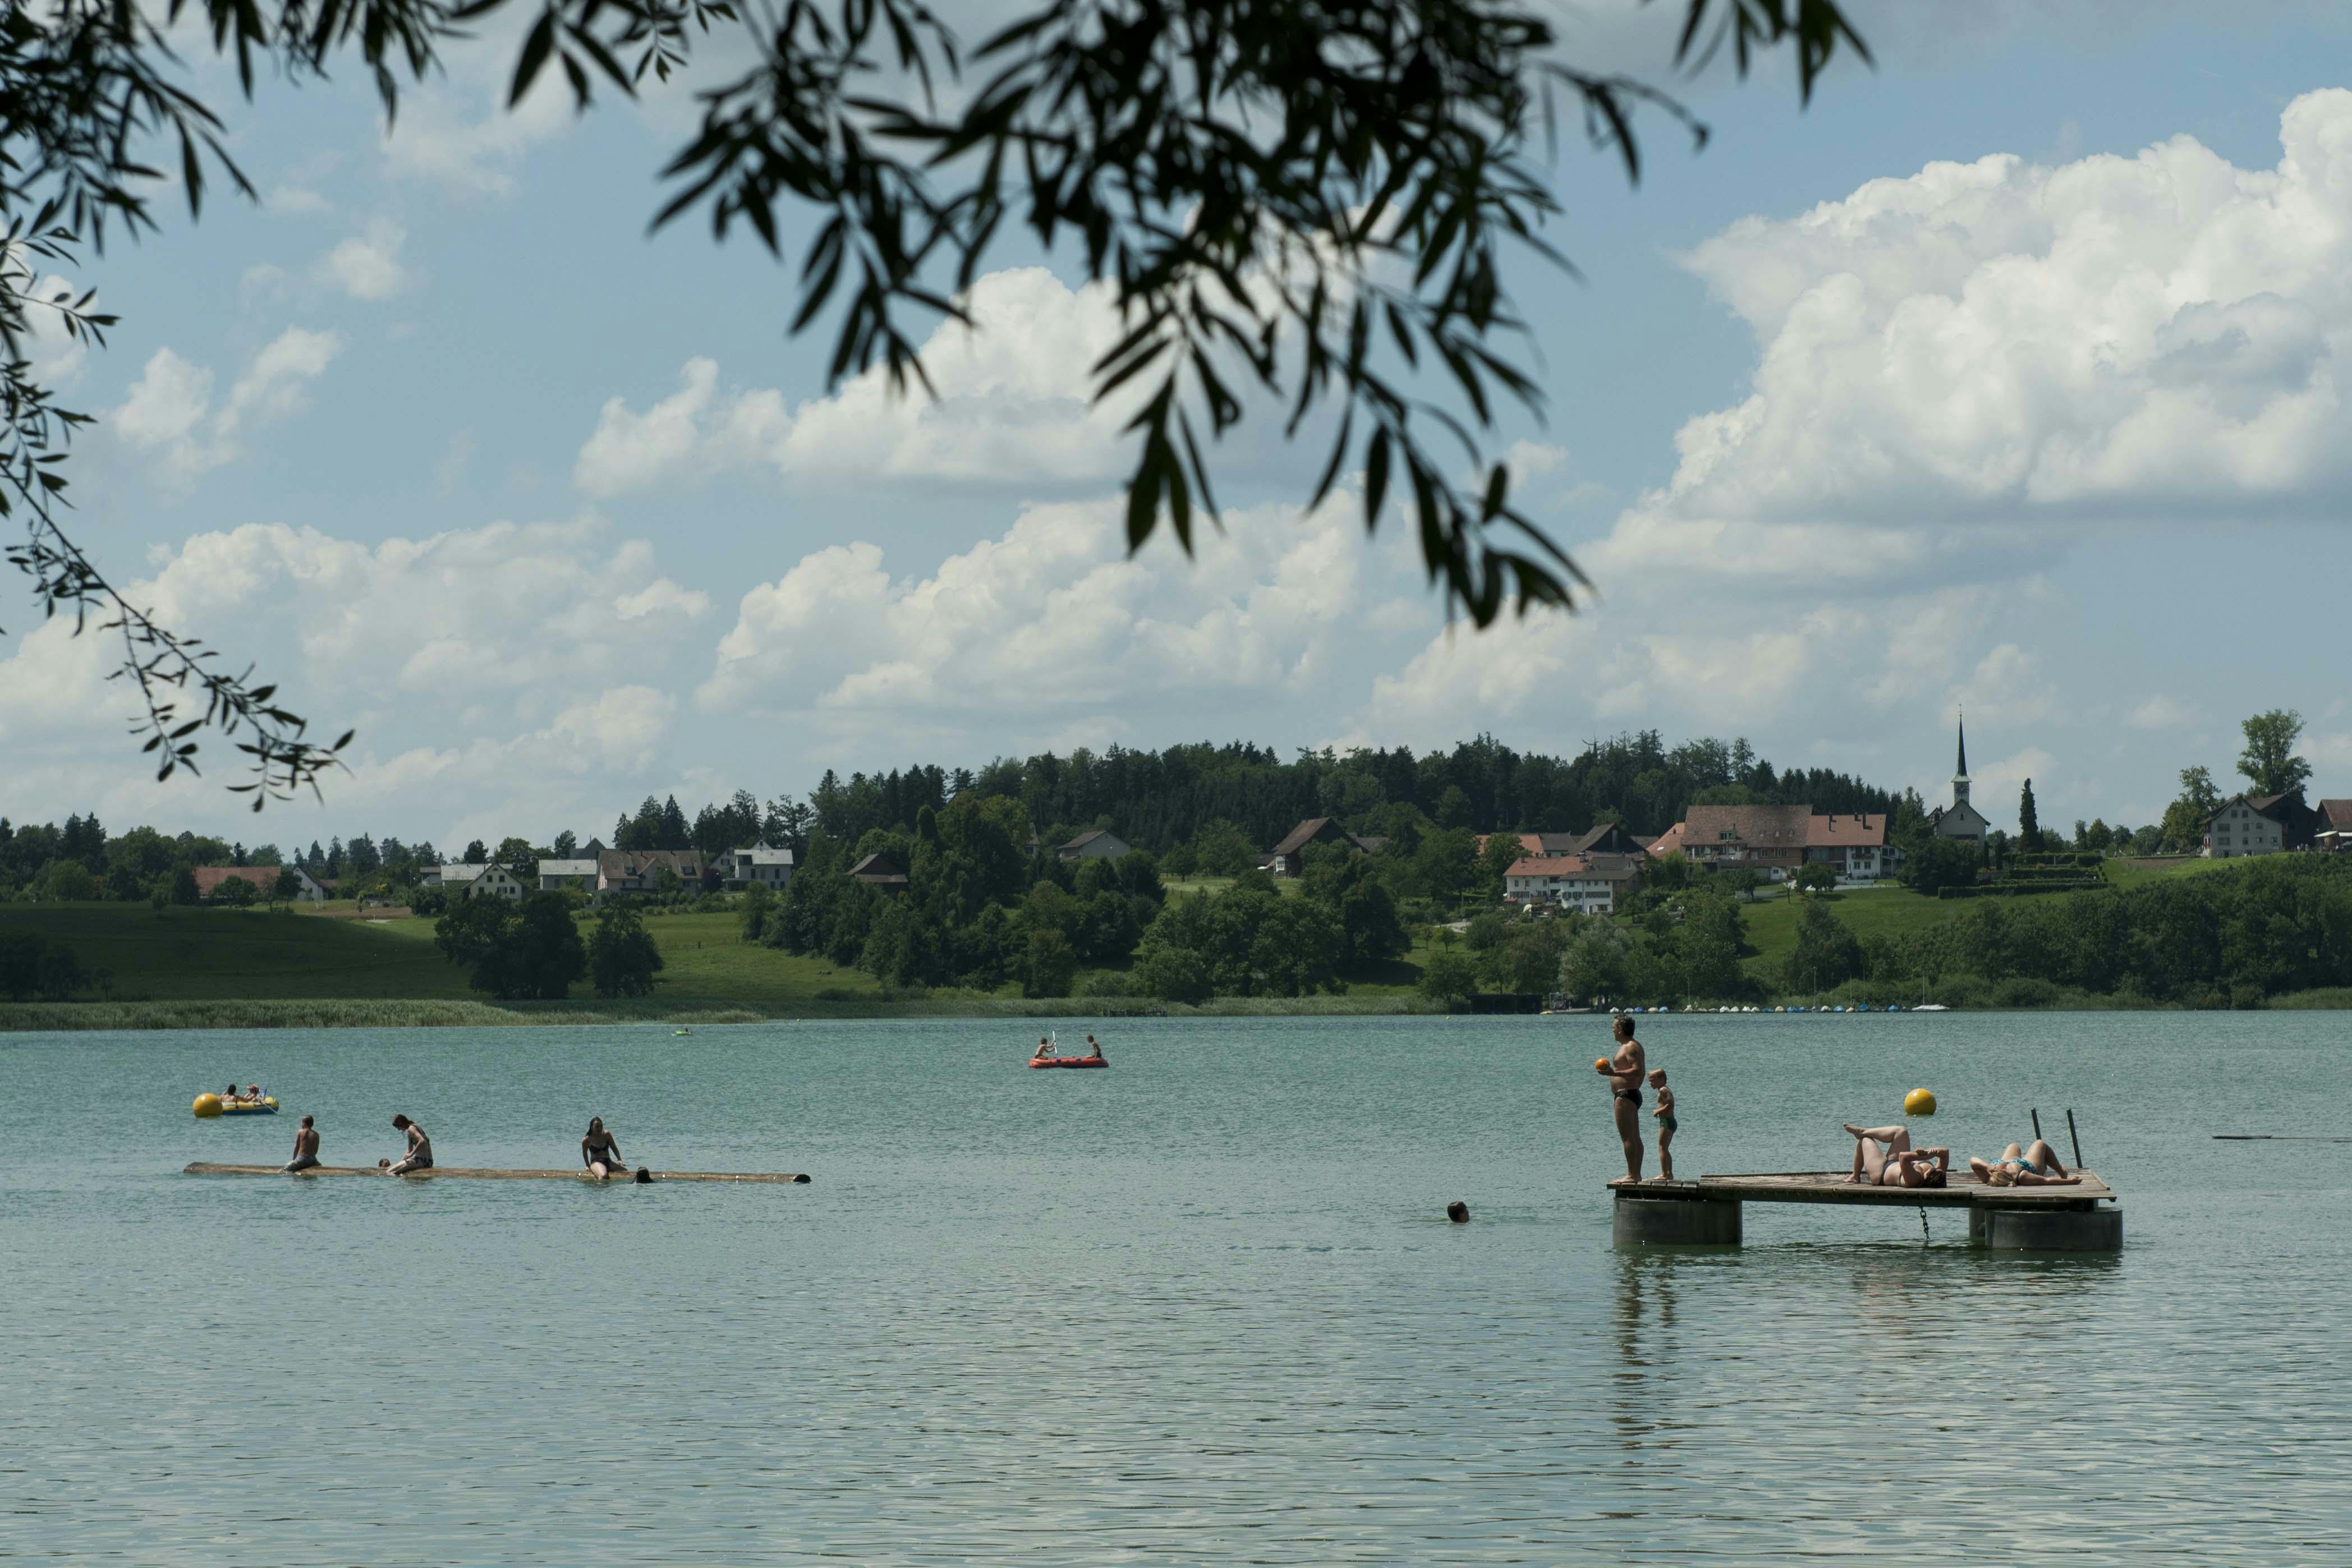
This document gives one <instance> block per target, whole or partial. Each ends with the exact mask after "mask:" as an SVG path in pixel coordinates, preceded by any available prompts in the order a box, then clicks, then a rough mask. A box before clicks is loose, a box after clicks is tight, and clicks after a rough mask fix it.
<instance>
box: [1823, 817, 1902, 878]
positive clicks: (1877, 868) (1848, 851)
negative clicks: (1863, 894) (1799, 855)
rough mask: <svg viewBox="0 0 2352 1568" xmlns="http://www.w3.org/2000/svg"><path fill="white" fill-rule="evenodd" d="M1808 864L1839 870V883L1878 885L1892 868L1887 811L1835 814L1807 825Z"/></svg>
mask: <svg viewBox="0 0 2352 1568" xmlns="http://www.w3.org/2000/svg"><path fill="white" fill-rule="evenodd" d="M1805 861H1806V862H1807V863H1808V864H1812V863H1816V862H1819V863H1823V864H1827V865H1830V866H1832V867H1834V868H1835V869H1836V871H1837V874H1838V880H1839V881H1840V882H1876V881H1877V880H1878V879H1879V878H1880V877H1882V876H1885V874H1886V873H1887V872H1888V870H1889V869H1890V866H1889V861H1888V853H1887V847H1886V813H1885V812H1884V811H1859V812H1857V811H1845V812H1838V811H1832V812H1829V813H1827V814H1826V815H1821V816H1815V817H1813V818H1811V820H1810V821H1807V822H1806V824H1805Z"/></svg>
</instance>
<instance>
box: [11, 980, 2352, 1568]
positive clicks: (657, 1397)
mask: <svg viewBox="0 0 2352 1568" xmlns="http://www.w3.org/2000/svg"><path fill="white" fill-rule="evenodd" d="M1606 1021H1607V1020H1606V1019H1591V1018H1574V1019H1468V1018H1464V1019H1429V1018H1395V1019H1119V1020H1113V1021H1110V1022H1108V1023H1107V1024H1105V1025H1104V1026H1102V1027H1101V1029H1100V1030H1099V1032H1101V1033H1102V1035H1103V1038H1104V1039H1105V1040H1106V1042H1107V1044H1108V1051H1109V1055H1110V1058H1111V1062H1112V1065H1111V1067H1110V1069H1109V1070H1108V1071H1102V1072H1033V1071H1026V1070H1024V1068H1023V1066H1022V1061H1023V1058H1024V1055H1025V1053H1026V1048H1027V1044H1028V1042H1029V1041H1030V1040H1034V1035H1029V1036H1024V1033H1023V1032H1022V1029H1021V1027H1020V1025H1019V1024H1018V1023H1013V1024H1011V1025H1007V1024H1005V1023H1003V1022H1002V1021H999V1020H989V1021H970V1020H937V1019H925V1020H920V1021H910V1022H904V1023H871V1022H861V1023H824V1024H819V1023H809V1024H789V1023H781V1024H762V1025H749V1026H741V1027H734V1028H725V1029H703V1030H696V1031H695V1032H694V1033H693V1034H692V1035H691V1036H689V1037H687V1038H677V1037H674V1036H673V1035H672V1034H671V1033H670V1031H669V1030H668V1028H667V1027H666V1026H664V1027H659V1028H655V1027H645V1028H636V1027H615V1028H551V1029H544V1030H532V1029H499V1030H346V1031H334V1032H323V1033H318V1032H299V1031H290V1030H289V1031H266V1032H253V1033H244V1032H234V1031H213V1032H203V1033H196V1032H190V1033H180V1034H138V1035H127V1034H126V1035H89V1034H77V1035H51V1036H38V1035H33V1036H26V1035H15V1036H0V1063H5V1071H6V1080H5V1081H6V1082H7V1084H8V1085H9V1092H10V1096H11V1102H12V1107H13V1110H14V1113H13V1114H10V1115H8V1116H7V1117H6V1118H5V1125H6V1127H7V1129H8V1131H7V1135H6V1137H5V1142H0V1282H5V1288H0V1305H5V1311H0V1362H5V1364H6V1365H7V1367H8V1368H9V1369H10V1375H9V1377H8V1380H7V1384H6V1393H5V1396H0V1494H5V1495H0V1519H5V1523H0V1559H14V1558H40V1559H56V1560H68V1561H73V1562H77V1563H80V1562H96V1561H108V1560H113V1561H124V1562H132V1563H224V1564H227V1563H236V1564H253V1563H268V1564H308V1563H490V1562H495V1563H534V1564H535V1563H550V1564H559V1563H560V1564H564V1565H566V1568H577V1565H578V1564H582V1563H597V1564H604V1563H818V1562H827V1563H840V1562H848V1563H940V1562H979V1563H997V1562H1013V1561H1018V1562H1020V1563H1128V1562H1145V1561H1151V1562H1162V1563H1334V1562H1384V1563H1516V1562H1529V1563H1563V1562H1571V1563H1583V1562H1591V1563H1678V1564H1685V1563H1755V1562H1762V1561H1784V1560H1788V1559H1792V1558H1800V1557H1828V1558H1834V1557H1844V1556H1852V1557H1857V1558H1858V1557H1863V1556H1865V1555H1867V1556H1870V1557H1873V1558H1875V1559H1879V1560H1881V1561H1886V1560H1891V1559H1892V1558H1894V1557H1897V1556H1903V1557H1909V1558H1913V1559H1916V1560H1920V1561H1927V1562H1938V1563H1942V1562H1953V1563H2020V1562H2039V1563H2053V1564H2064V1565H2066V1568H2075V1565H2080V1564H2094V1563H2166V1562H2177V1563H2200V1564H2203V1563H2215V1562H2220V1561H2237V1562H2245V1563H2265V1564H2268V1563H2329V1564H2340V1563H2345V1562H2347V1561H2352V1502H2348V1501H2347V1496H2352V1488H2347V1484H2346V1478H2347V1476H2352V1366H2347V1361H2352V1350H2347V1333H2346V1330H2347V1323H2352V1312H2347V1305H2346V1293H2347V1285H2352V1270H2347V1236H2352V1223H2347V1222H2352V1144H2335V1143H2272V1144H2259V1143H2256V1144H2245V1143H2217V1142H2214V1141H2212V1136H2211V1135H2212V1134H2216V1133H2246V1132H2273V1133H2284V1134H2312V1135H2334V1134H2340V1133H2344V1132H2345V1131H2346V1128H2345V1126H2344V1115H2343V1107H2344V1105H2345V1103H2346V1102H2347V1092H2352V1052H2347V1034H2352V1015H2346V1014H2340V1013H2339V1014H2330V1013H2297V1012H2278V1013H2253V1014H2247V1013H2240V1014H2187V1013H2145V1014H2138V1013H2089V1014H2043V1015H1990V1014H1985V1015H1971V1014H1965V1013H1954V1014H1946V1015H1941V1016H1924V1015H1908V1016H1906V1015H1896V1016H1891V1017H1889V1016H1878V1015H1873V1016H1868V1017H1852V1016H1848V1017H1837V1016H1830V1017H1813V1016H1806V1017H1772V1016H1769V1015H1767V1016H1760V1017H1738V1018H1722V1017H1716V1016H1711V1015H1708V1016H1677V1017H1671V1018H1649V1019H1643V1029H1642V1034H1643V1040H1644V1041H1645V1042H1646V1043H1647V1045H1648V1047H1649V1050H1650V1053H1651V1060H1652V1061H1653V1062H1654V1064H1658V1065H1663V1066H1664V1067H1666V1068H1667V1069H1668V1071H1669V1072H1670V1073H1671V1075H1672V1078H1673V1082H1674V1085H1675V1091H1676V1093H1677V1096H1678V1099H1679V1101H1680V1105H1679V1107H1678V1111H1679V1116H1680V1120H1681V1124H1682V1130H1681V1132H1680V1133H1679V1134H1678V1135H1677V1138H1676V1150H1675V1153H1676V1166H1677V1172H1678V1174H1681V1175H1685V1176H1687V1175H1692V1174H1696V1173H1699V1172H1704V1171H1716V1172H1727V1171H1738V1170H1773V1169H1784V1170H1785V1169H1795V1168H1805V1167H1813V1168H1822V1167H1829V1166H1843V1165H1844V1164H1845V1163H1846V1161H1847V1159H1848V1157H1849V1154H1850V1150H1851V1146H1852V1145H1850V1143H1849V1142H1848V1141H1847V1140H1846V1139H1845V1137H1844V1135H1843V1134H1842V1133H1840V1131H1839V1130H1838V1124H1839V1123H1840V1122H1841V1121H1846V1120H1859V1121H1864V1122H1867V1123H1885V1122H1892V1121H1896V1120H1899V1119H1900V1109H1899V1107H1900V1105H1901V1103H1902V1098H1903V1094H1904V1092H1905V1091H1906V1090H1909V1089H1911V1088H1913V1087H1915V1086H1919V1085H1925V1086H1927V1087H1929V1088H1932V1089H1934V1090H1935V1091H1936V1092H1937V1095H1938V1096H1939V1098H1940V1100H1941V1102H1942V1111H1943V1113H1942V1114H1940V1115H1938V1116H1937V1117H1936V1118H1935V1119H1934V1120H1933V1121H1932V1122H1928V1123H1923V1124H1918V1125H1917V1127H1916V1134H1917V1135H1918V1137H1919V1141H1920V1142H1921V1143H1923V1144H1949V1145H1951V1146H1952V1147H1953V1148H1954V1150H1955V1152H1956V1154H1957V1155H1966V1154H1971V1153H1982V1154H1990V1153H1996V1152H1998V1150H1999V1147H2000V1145H2001V1144H2003V1143H2005V1142H2007V1141H2008V1140H2009V1139H2011V1138H2012V1137H2022V1136H2024V1135H2025V1134H2026V1130H2027V1119H2028V1117H2027V1113H2028V1110H2029V1108H2032V1107H2038V1108H2039V1109H2040V1112H2041V1114H2042V1125H2043V1128H2044V1129H2045V1131H2047V1132H2049V1133H2050V1134H2051V1135H2052V1139H2053V1143H2055V1144H2056V1145H2058V1146H2059V1148H2060V1149H2061V1151H2062V1152H2064V1151H2065V1150H2066V1146H2067V1145H2066V1142H2065V1131H2064V1127H2065V1115H2064V1111H2065V1108H2066V1107H2068V1106H2072V1107H2073V1108H2074V1113H2075V1116H2076V1120H2077V1121H2078V1123H2079V1124H2080V1125H2081V1129H2082V1139H2083V1154H2084V1157H2085V1161H2086V1163H2087V1164H2088V1165H2089V1166H2090V1167H2091V1168H2093V1169H2094V1170H2096V1171H2098V1172H2099V1173H2100V1174H2101V1175H2103V1176H2105V1177H2106V1178H2107V1180H2108V1181H2109V1182H2110V1183H2111V1184H2112V1185H2113V1186H2116V1188H2117V1190H2118V1191H2120V1192H2121V1193H2122V1195H2123V1197H2124V1207H2125V1212H2126V1250H2125V1251H2124V1252H2123V1253H2122V1254H2121V1255H2120V1256H2114V1257H2105V1258H2074V1259H2067V1258H2055V1257H2020V1256H2001V1255H1992V1254H1986V1253H1983V1252H1979V1251H1977V1250H1974V1249H1970V1248H1969V1246H1968V1245H1967V1219H1966V1215H1965V1213H1963V1212H1958V1211H1950V1210H1935V1211H1930V1212H1928V1213H1927V1216H1926V1230H1927V1235H1926V1237H1925V1238H1924V1239H1923V1237H1922V1232H1921V1216H1920V1212H1919V1211H1917V1210H1915V1209H1908V1208H1892V1207H1890V1208H1853V1209H1848V1208H1824V1207H1759V1206H1753V1205H1751V1206H1750V1207H1748V1216H1747V1234H1748V1244H1747V1246H1746V1247H1745V1248H1744V1249H1740V1250H1737V1251H1718V1252H1690V1253H1628V1252H1620V1251H1617V1250H1615V1249H1612V1246H1611V1244H1610V1228H1609V1219H1610V1215H1609V1207H1608V1202H1607V1198H1606V1195H1605V1194H1604V1192H1603V1190H1602V1185H1601V1184H1602V1183H1603V1182H1604V1181H1605V1180H1607V1179H1608V1178H1609V1177H1610V1176H1612V1175H1614V1174H1618V1171H1619V1169H1620V1168H1621V1162H1620V1159H1619V1155H1618V1154H1617V1149H1616V1145H1615V1141H1614V1138H1613V1135H1612V1133H1611V1132H1610V1130H1609V1113H1608V1095H1607V1092H1606V1089H1605V1087H1604V1086H1603V1085H1602V1083H1601V1080H1600V1079H1599V1078H1598V1077H1597V1075H1595V1074H1594V1073H1593V1072H1592V1071H1591V1063H1592V1059H1593V1057H1594V1056H1596V1055H1598V1054H1600V1052H1601V1049H1602V1043H1603V1040H1604V1038H1605V1034H1606ZM1082 1033H1083V1028H1082V1027H1081V1028H1080V1029H1077V1030H1073V1029H1070V1028H1067V1027H1065V1028H1064V1029H1063V1030H1062V1039H1063V1040H1064V1041H1066V1042H1067V1041H1072V1040H1077V1039H1078V1038H1079V1037H1080V1036H1081V1035H1082ZM232 1075H234V1076H236V1078H237V1079H238V1080H239V1081H240V1082H252V1081H259V1082H262V1083H264V1084H266V1085H268V1087H269V1088H270V1090H271V1091H272V1092H275V1093H276V1094H277V1095H278V1097H279V1098H280V1100H281V1101H283V1102H284V1103H285V1105H286V1108H287V1113H286V1114H281V1115H278V1116H276V1117H250V1118H239V1119H233V1120H222V1121H213V1122H198V1121H196V1120H194V1118H193V1117H192V1116H191V1115H190V1114H189V1111H188V1104H189V1101H190V1100H191V1099H192V1098H193V1097H194V1095H195V1094H196V1093H197V1092H199V1091H200V1090H203V1089H205V1088H207V1087H216V1086H217V1085H219V1084H222V1083H225V1082H227V1081H228V1080H229V1078H230V1077H231V1076H232ZM395 1111H406V1112H408V1113H410V1114H412V1115H414V1116H415V1117H416V1119H417V1120H418V1121H420V1122H421V1123H423V1124H424V1125H425V1126H426V1127H427V1128H429V1129H430V1130H431V1132H432V1134H433V1139H434V1143H435V1146H436V1154H437V1155H438V1157H439V1159H440V1162H441V1163H442V1164H443V1165H445V1166H471V1165H491V1166H570V1165H572V1164H575V1163H576V1162H577V1159H578V1143H579V1138H580V1134H581V1133H582V1131H583V1129H584V1127H585V1125H586V1124H587V1120H588V1118H589V1117H590V1116H591V1115H602V1116H603V1117H604V1119H605V1121H606V1123H607V1124H608V1125H609V1126H611V1127H612V1128H613V1130H614V1132H615V1133H616V1134H618V1136H619V1138H620V1140H621V1145H622V1148H623V1150H624V1151H625V1154H626V1155H627V1156H628V1157H629V1158H630V1160H631V1161H632V1162H633V1163H635V1162H646V1163H651V1164H652V1165H654V1166H656V1168H662V1167H671V1168H678V1169H703V1170H712V1169H716V1170H727V1169H739V1170H804V1171H807V1172H809V1173H811V1174H812V1175H813V1176H814V1183H813V1185H810V1186H747V1187H740V1188H739V1187H728V1186H698V1185H684V1184H680V1185H675V1186H652V1187H635V1186H611V1187H603V1188H596V1187H585V1186H574V1185H572V1184H559V1183H491V1182H455V1181H442V1182H416V1183H394V1182H375V1181H366V1180H359V1179H348V1178H337V1179H331V1180H308V1181H297V1180H290V1179H288V1180H280V1179H275V1178H272V1179H267V1180H258V1179H248V1180H235V1179H203V1178H196V1177H190V1176H183V1175H181V1174H180V1169H181V1166H183V1165H184V1164H185V1163H187V1162H188V1161H190V1160H197V1159H204V1160H221V1161H255V1162H258V1161H264V1160H268V1161H273V1162H274V1161H282V1160H283V1159H284V1158H285V1157H286V1151H287V1149H288V1147H289V1145H290V1144H291V1141H292V1138H293V1134H294V1130H295V1125H296V1121H297V1116H298V1115H299V1113H303V1112H309V1113H314V1114H316V1116H317V1117H318V1119H319V1124H320V1128H321V1130H322V1132H323V1134H324V1136H325V1154H326V1157H327V1159H328V1161H329V1163H331V1164H363V1165H373V1163H374V1162H375V1160H376V1159H377V1157H378V1156H380V1155H391V1154H394V1153H396V1151H397V1149H398V1146H399V1140H398V1135H397V1134H394V1132H393V1131H392V1129H391V1128H390V1127H389V1126H388V1125H387V1123H388V1120H389V1118H390V1116H391V1115H392V1113H394V1112H395ZM1646 1112H1647V1107H1645V1108H1644V1124H1645V1125H1647V1124H1648V1118H1647V1114H1646ZM1455 1197H1459V1198H1462V1199H1464V1200H1465V1201H1466V1202H1467V1203H1468V1204H1469V1205H1470V1207H1471V1211H1472V1214H1473V1216H1474V1220H1473V1223H1471V1224H1469V1225H1467V1226H1454V1225H1449V1224H1447V1223H1446V1222H1445V1220H1444V1215H1443V1209H1444V1204H1445V1203H1446V1201H1447V1200H1448V1199H1450V1198H1455Z"/></svg>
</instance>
